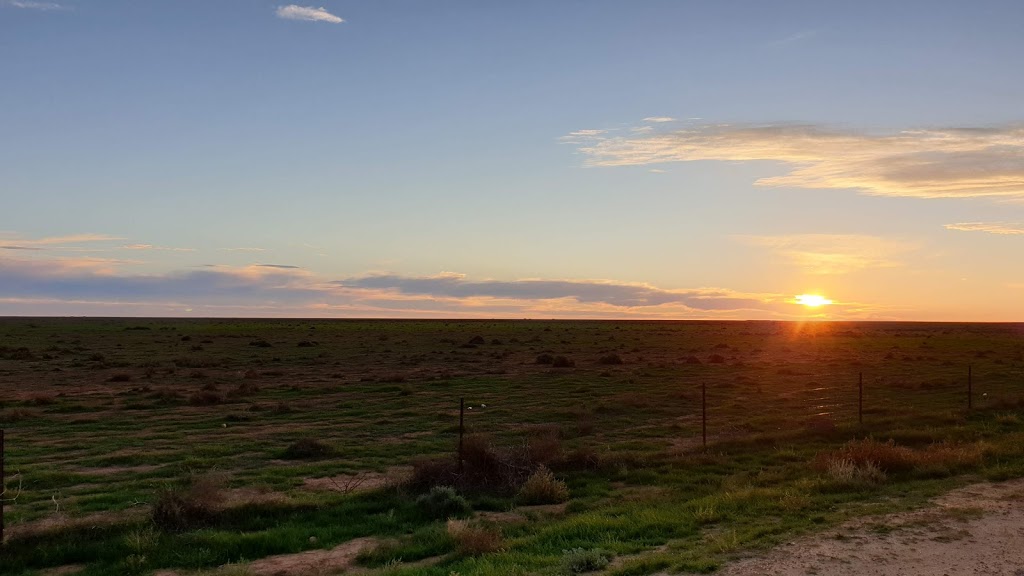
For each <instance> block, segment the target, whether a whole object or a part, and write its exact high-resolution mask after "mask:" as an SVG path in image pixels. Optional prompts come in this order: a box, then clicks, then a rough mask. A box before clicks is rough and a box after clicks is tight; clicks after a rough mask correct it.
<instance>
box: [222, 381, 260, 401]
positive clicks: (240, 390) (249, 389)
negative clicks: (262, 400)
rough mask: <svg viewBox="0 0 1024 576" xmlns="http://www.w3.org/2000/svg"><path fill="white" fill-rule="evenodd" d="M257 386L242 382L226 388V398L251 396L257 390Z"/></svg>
mask: <svg viewBox="0 0 1024 576" xmlns="http://www.w3.org/2000/svg"><path fill="white" fill-rule="evenodd" d="M259 391H260V389H259V387H258V386H256V385H255V384H253V383H251V382H242V383H241V384H239V385H238V386H236V387H234V388H232V389H231V390H228V398H241V397H243V396H252V395H253V394H255V393H257V392H259Z"/></svg>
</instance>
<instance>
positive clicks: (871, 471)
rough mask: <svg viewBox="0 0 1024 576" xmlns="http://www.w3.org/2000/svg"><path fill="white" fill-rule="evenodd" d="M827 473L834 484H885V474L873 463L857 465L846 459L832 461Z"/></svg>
mask: <svg viewBox="0 0 1024 576" xmlns="http://www.w3.org/2000/svg"><path fill="white" fill-rule="evenodd" d="M825 473H826V474H827V475H828V477H829V479H831V480H832V481H833V482H837V483H840V484H845V485H855V484H880V483H882V482H885V472H882V471H881V470H880V469H879V468H878V466H876V465H875V464H874V463H872V462H864V463H861V464H857V463H856V462H854V461H853V460H847V459H844V458H840V459H836V460H831V461H829V463H828V468H827V469H826V471H825Z"/></svg>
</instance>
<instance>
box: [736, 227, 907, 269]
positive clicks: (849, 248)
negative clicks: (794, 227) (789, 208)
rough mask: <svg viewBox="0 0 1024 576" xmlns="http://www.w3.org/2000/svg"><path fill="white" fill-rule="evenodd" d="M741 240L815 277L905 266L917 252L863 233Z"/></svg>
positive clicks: (746, 237) (747, 237)
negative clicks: (817, 275)
mask: <svg viewBox="0 0 1024 576" xmlns="http://www.w3.org/2000/svg"><path fill="white" fill-rule="evenodd" d="M735 238H737V239H738V240H740V241H742V242H746V243H748V244H752V245H755V246H762V247H765V248H769V249H771V250H772V251H773V252H775V253H776V254H778V255H779V256H781V257H783V258H785V259H786V260H788V261H789V263H790V264H792V265H794V266H797V267H798V268H801V269H803V270H804V271H806V272H808V273H811V274H847V273H850V272H854V271H857V270H863V269H865V268H896V267H899V266H903V262H902V260H901V259H900V258H901V257H902V256H904V255H906V254H908V253H910V252H912V251H914V250H916V249H917V245H916V244H914V243H913V242H909V241H906V240H898V239H891V238H882V237H879V236H868V235H862V234H785V235H778V236H753V235H739V236H736V237H735Z"/></svg>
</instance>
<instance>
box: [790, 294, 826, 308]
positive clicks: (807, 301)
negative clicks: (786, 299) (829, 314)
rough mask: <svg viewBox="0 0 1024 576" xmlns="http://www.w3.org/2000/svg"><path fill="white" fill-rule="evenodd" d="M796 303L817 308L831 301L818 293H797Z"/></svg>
mask: <svg viewBox="0 0 1024 576" xmlns="http://www.w3.org/2000/svg"><path fill="white" fill-rule="evenodd" d="M796 303H797V304H803V305H804V306H807V307H809V308H817V307H819V306H827V305H829V304H831V303H832V301H831V300H829V299H828V298H825V297H824V296H822V295H820V294H798V295H797V297H796Z"/></svg>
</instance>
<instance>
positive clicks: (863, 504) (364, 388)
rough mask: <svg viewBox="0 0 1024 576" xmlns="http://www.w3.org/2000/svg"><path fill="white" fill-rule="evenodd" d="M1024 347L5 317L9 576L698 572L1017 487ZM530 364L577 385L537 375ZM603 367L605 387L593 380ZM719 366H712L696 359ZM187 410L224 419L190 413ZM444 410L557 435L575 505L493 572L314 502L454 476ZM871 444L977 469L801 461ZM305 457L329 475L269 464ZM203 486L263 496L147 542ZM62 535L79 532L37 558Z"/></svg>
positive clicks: (704, 329)
mask: <svg viewBox="0 0 1024 576" xmlns="http://www.w3.org/2000/svg"><path fill="white" fill-rule="evenodd" d="M139 328H146V329H139ZM1020 334H1021V330H1020V328H1019V327H1017V326H1014V325H967V324H910V323H877V324H872V323H821V324H803V325H800V324H786V323H773V322H736V323H727V322H561V321H551V322H541V321H537V322H532V321H522V322H498V321H494V322H491V321H319V320H317V321H313V320H140V319H94V320H90V319H0V425H2V426H3V427H4V428H5V430H6V435H7V460H6V463H7V470H8V473H9V475H11V474H16V476H14V477H12V478H10V479H9V481H8V485H9V488H11V489H12V490H14V489H15V488H16V487H17V485H18V484H20V486H21V492H20V494H19V495H18V497H17V500H16V501H15V502H13V503H11V504H9V505H8V507H7V514H6V518H7V525H8V527H9V528H10V531H11V534H13V537H11V538H10V539H9V541H8V543H7V545H6V550H5V554H6V555H7V557H6V558H5V561H4V562H3V563H2V564H0V574H3V575H7V574H19V575H20V574H34V573H36V572H38V571H40V570H43V569H46V568H52V567H56V566H61V565H65V564H82V565H84V566H85V570H86V573H87V574H110V573H126V572H132V573H147V572H152V571H153V570H155V569H158V568H176V569H212V568H216V567H217V566H220V565H223V564H226V563H239V562H244V561H247V560H253V559H257V558H261V557H264V556H268V555H272V554H281V553H291V552H298V551H302V550H307V549H312V548H324V547H331V546H334V545H337V544H340V543H343V542H345V541H347V540H350V539H353V538H358V537H366V536H376V537H379V538H381V539H382V541H383V540H386V541H387V544H386V545H385V546H383V547H381V548H380V549H378V550H372V551H368V552H366V553H364V554H363V556H362V559H361V562H363V563H364V564H365V565H366V566H369V567H380V568H382V569H385V570H386V571H388V572H389V573H397V574H417V575H433V574H437V575H441V576H448V574H449V573H451V572H458V573H459V574H461V575H466V574H515V573H523V574H537V573H540V574H559V573H562V572H563V564H564V555H565V551H566V550H573V549H577V548H578V549H582V550H596V549H600V550H602V551H606V552H607V553H608V554H610V555H612V556H613V557H614V558H615V559H616V561H615V562H614V563H613V565H612V568H611V570H612V573H615V574H650V573H654V572H658V571H662V570H669V571H689V572H696V573H704V572H709V571H713V570H715V569H716V568H717V567H719V566H721V565H722V564H724V563H726V562H727V561H728V560H729V559H730V558H732V557H734V556H735V555H736V554H738V553H745V552H749V551H752V550H759V549H765V548H767V547H770V546H772V545H774V544H777V543H779V542H782V541H785V540H786V539H789V538H792V537H794V536H795V535H798V534H801V533H805V532H809V531H814V530H820V529H822V528H824V527H827V526H831V525H835V524H836V523H838V522H841V521H843V520H844V519H847V518H850V517H853V516H858V515H864V514H872V513H879V512H883V511H888V510H892V509H902V508H912V507H915V506H920V505H922V504H923V503H924V502H925V501H926V500H927V498H929V497H931V496H933V495H936V494H939V493H941V492H943V491H945V490H948V489H950V488H952V487H955V486H958V485H962V484H964V483H968V482H973V481H978V480H983V479H989V480H1004V479H1009V478H1016V477H1021V476H1024V442H1022V441H1024V419H1022V418H1021V416H1022V415H1021V406H1022V404H1021V400H1022V399H1024V357H1022V344H1021V338H1020ZM183 336H188V337H189V338H188V339H186V340H183V339H182V338H183ZM476 336H480V339H482V340H483V343H482V344H480V343H479V342H480V339H477V340H474V338H475V337H476ZM254 341H265V342H267V343H269V344H270V346H269V347H263V346H254V345H250V343H251V342H254ZM471 341H472V342H477V343H475V344H469V343H470V342H471ZM495 341H498V342H500V343H497V344H495V343H493V342H495ZM300 342H306V343H307V344H306V345H302V346H300V345H299V343H300ZM309 342H316V345H315V346H310V345H308V343H309ZM194 346H199V347H201V350H194V349H193V347H194ZM23 349H24V350H23ZM541 354H550V355H551V356H552V357H554V356H565V357H566V358H568V359H570V360H572V361H573V363H574V366H572V367H560V368H555V367H553V366H552V365H549V364H537V362H536V358H537V356H538V355H541ZM612 354H614V355H616V357H618V358H621V360H622V361H623V363H622V364H615V363H609V362H608V361H607V360H602V358H607V357H609V356H610V355H612ZM716 354H717V355H720V356H722V357H724V359H725V361H724V362H722V363H715V362H711V361H709V360H710V359H711V357H712V356H713V355H716ZM691 356H693V357H696V358H698V359H699V360H700V361H701V363H699V364H695V363H690V362H687V359H688V358H689V357H691ZM969 364H970V365H971V366H972V372H973V389H974V409H973V410H971V411H968V410H967V409H966V398H967V396H966V393H967V380H966V378H967V366H968V365H969ZM197 372H201V374H199V375H200V376H201V377H196V376H197ZM859 373H863V374H864V383H865V386H864V388H865V402H864V408H865V410H864V423H863V425H860V424H859V423H858V420H857V379H858V374H859ZM113 376H117V378H112V377H113ZM702 386H706V396H707V405H708V429H707V431H708V435H709V448H708V450H707V452H704V451H702V450H701V442H700V434H701V418H700V406H701V394H702ZM204 392H205V393H209V394H212V395H215V397H216V398H215V400H214V401H212V402H211V403H209V404H208V405H193V404H192V403H190V402H189V398H191V397H193V396H194V395H196V394H200V393H204ZM460 398H465V401H466V404H467V406H471V407H472V410H467V412H466V426H467V428H468V430H469V431H470V432H475V433H485V434H487V435H488V436H489V437H491V438H492V440H493V442H494V443H495V444H496V445H498V446H503V447H509V448H514V447H517V446H521V445H523V443H525V442H527V439H528V438H530V437H531V436H537V435H548V436H550V435H555V436H557V437H558V438H559V439H560V440H559V442H560V444H561V452H562V454H563V455H564V457H563V458H562V459H560V460H559V461H558V462H556V463H554V464H553V465H552V470H554V472H555V475H556V476H557V477H558V479H559V480H562V481H564V482H565V483H566V485H567V486H568V489H569V495H570V500H569V502H568V504H567V505H566V508H565V510H564V512H558V511H555V512H543V511H542V512H535V511H531V510H528V509H527V510H525V511H522V512H521V515H522V516H523V517H525V518H527V520H526V521H525V522H511V523H508V524H504V525H503V526H502V532H503V546H502V550H501V551H498V552H494V553H489V554H484V555H482V556H479V557H465V556H460V555H458V554H454V553H453V551H454V546H455V545H454V543H453V542H452V540H451V538H450V537H449V536H448V535H447V532H446V531H445V527H444V521H443V520H438V519H435V518H432V517H431V515H430V514H426V513H424V511H423V510H422V509H421V508H420V507H418V506H417V505H416V498H417V496H418V494H415V493H411V492H407V491H401V490H394V489H386V488H382V489H377V490H374V491H370V492H358V493H352V494H341V493H337V492H326V491H314V490H310V489H307V488H305V487H304V481H305V480H306V479H307V478H315V477H322V476H334V475H341V474H356V473H359V472H365V471H375V472H385V471H387V470H389V469H391V468H392V467H394V466H402V465H408V464H410V463H412V462H413V461H414V460H416V459H417V458H419V457H423V456H433V457H439V456H445V457H453V455H454V449H455V446H456V444H457V432H458V403H459V399H460ZM868 437H872V438H875V439H878V440H880V441H883V442H884V441H885V440H889V439H892V440H893V441H894V442H895V444H897V445H899V446H901V447H905V448H906V449H907V450H911V451H915V452H914V453H917V452H920V453H921V454H925V453H928V454H933V453H935V452H934V451H933V452H928V450H929V446H931V445H933V444H935V443H938V442H948V443H954V444H957V445H961V444H971V445H974V444H976V443H981V444H979V445H981V446H984V448H983V449H981V456H980V458H979V459H977V460H976V461H975V460H972V461H971V462H969V463H968V464H965V465H961V464H957V465H948V463H944V462H936V461H933V460H935V458H933V457H924V456H921V457H915V458H914V459H911V461H912V464H911V465H908V466H907V467H906V469H902V468H900V469H894V470H891V471H886V474H885V475H884V480H883V481H872V482H864V481H850V480H849V479H846V480H842V481H840V480H837V479H836V478H834V477H830V476H829V474H828V473H827V472H824V471H823V468H822V467H821V466H820V465H816V464H815V462H816V459H820V458H821V456H819V455H820V454H823V453H831V452H834V451H836V450H838V449H839V448H840V447H841V446H844V445H845V444H846V443H847V442H849V441H850V440H853V439H861V438H868ZM303 439H315V440H316V441H318V442H320V443H322V444H323V446H324V447H325V448H326V449H327V450H328V453H329V456H326V457H324V458H318V459H309V460H303V459H298V460H288V459H282V455H283V454H285V453H286V450H287V449H288V447H289V446H292V445H293V444H294V443H295V442H297V441H300V440H303ZM929 458H931V460H929ZM211 473H212V474H215V475H218V476H219V477H222V478H223V479H224V482H225V483H226V488H227V493H228V494H229V496H230V495H231V494H236V495H243V496H244V495H247V494H251V493H253V492H258V493H260V494H267V493H269V494H271V495H272V496H273V498H266V499H262V500H261V499H258V498H257V499H255V500H252V501H251V502H249V503H246V499H245V498H241V497H239V498H236V501H234V502H232V501H231V499H230V498H229V504H228V507H227V509H226V510H224V511H222V512H220V513H218V514H217V515H216V517H215V518H214V520H213V521H211V523H209V524H208V525H205V526H203V527H201V528H198V529H195V530H191V531H185V532H180V533H162V532H160V531H155V532H154V531H153V529H152V526H151V524H150V523H149V521H148V519H147V518H148V517H147V514H146V509H147V507H148V506H149V504H150V503H152V502H153V500H154V498H155V495H156V494H157V493H158V492H159V491H160V490H161V489H162V488H164V487H165V486H167V485H169V484H174V483H177V482H180V481H181V480H182V479H184V478H187V477H189V476H193V475H203V474H211ZM233 491H234V492H233ZM466 496H467V497H468V500H469V503H470V505H471V506H472V507H473V508H474V509H475V510H478V511H479V510H489V511H495V512H506V511H509V510H513V509H515V504H516V501H515V498H514V496H515V495H514V493H486V492H474V493H469V494H466ZM58 507H59V510H58ZM58 514H59V517H60V518H66V519H70V520H69V521H68V522H66V523H65V524H64V525H61V524H59V523H58V525H57V528H56V529H55V530H53V531H49V532H46V533H42V534H38V535H31V534H30V532H31V530H37V531H38V526H39V523H40V522H43V521H49V522H51V523H52V522H53V520H54V519H55V518H58ZM96 514H100V515H101V516H96ZM76 518H77V519H82V518H85V519H88V520H87V521H86V520H82V521H81V522H84V524H82V523H81V522H79V523H77V524H76V521H75V519H76ZM61 526H63V527H61ZM310 537H314V539H313V540H311V539H310ZM438 557H440V558H438ZM8 559H9V560H8ZM399 559H400V560H401V561H400V562H399ZM423 559H431V561H430V562H427V563H420V564H415V565H411V566H410V565H408V564H410V563H413V562H416V561H418V560H423Z"/></svg>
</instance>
